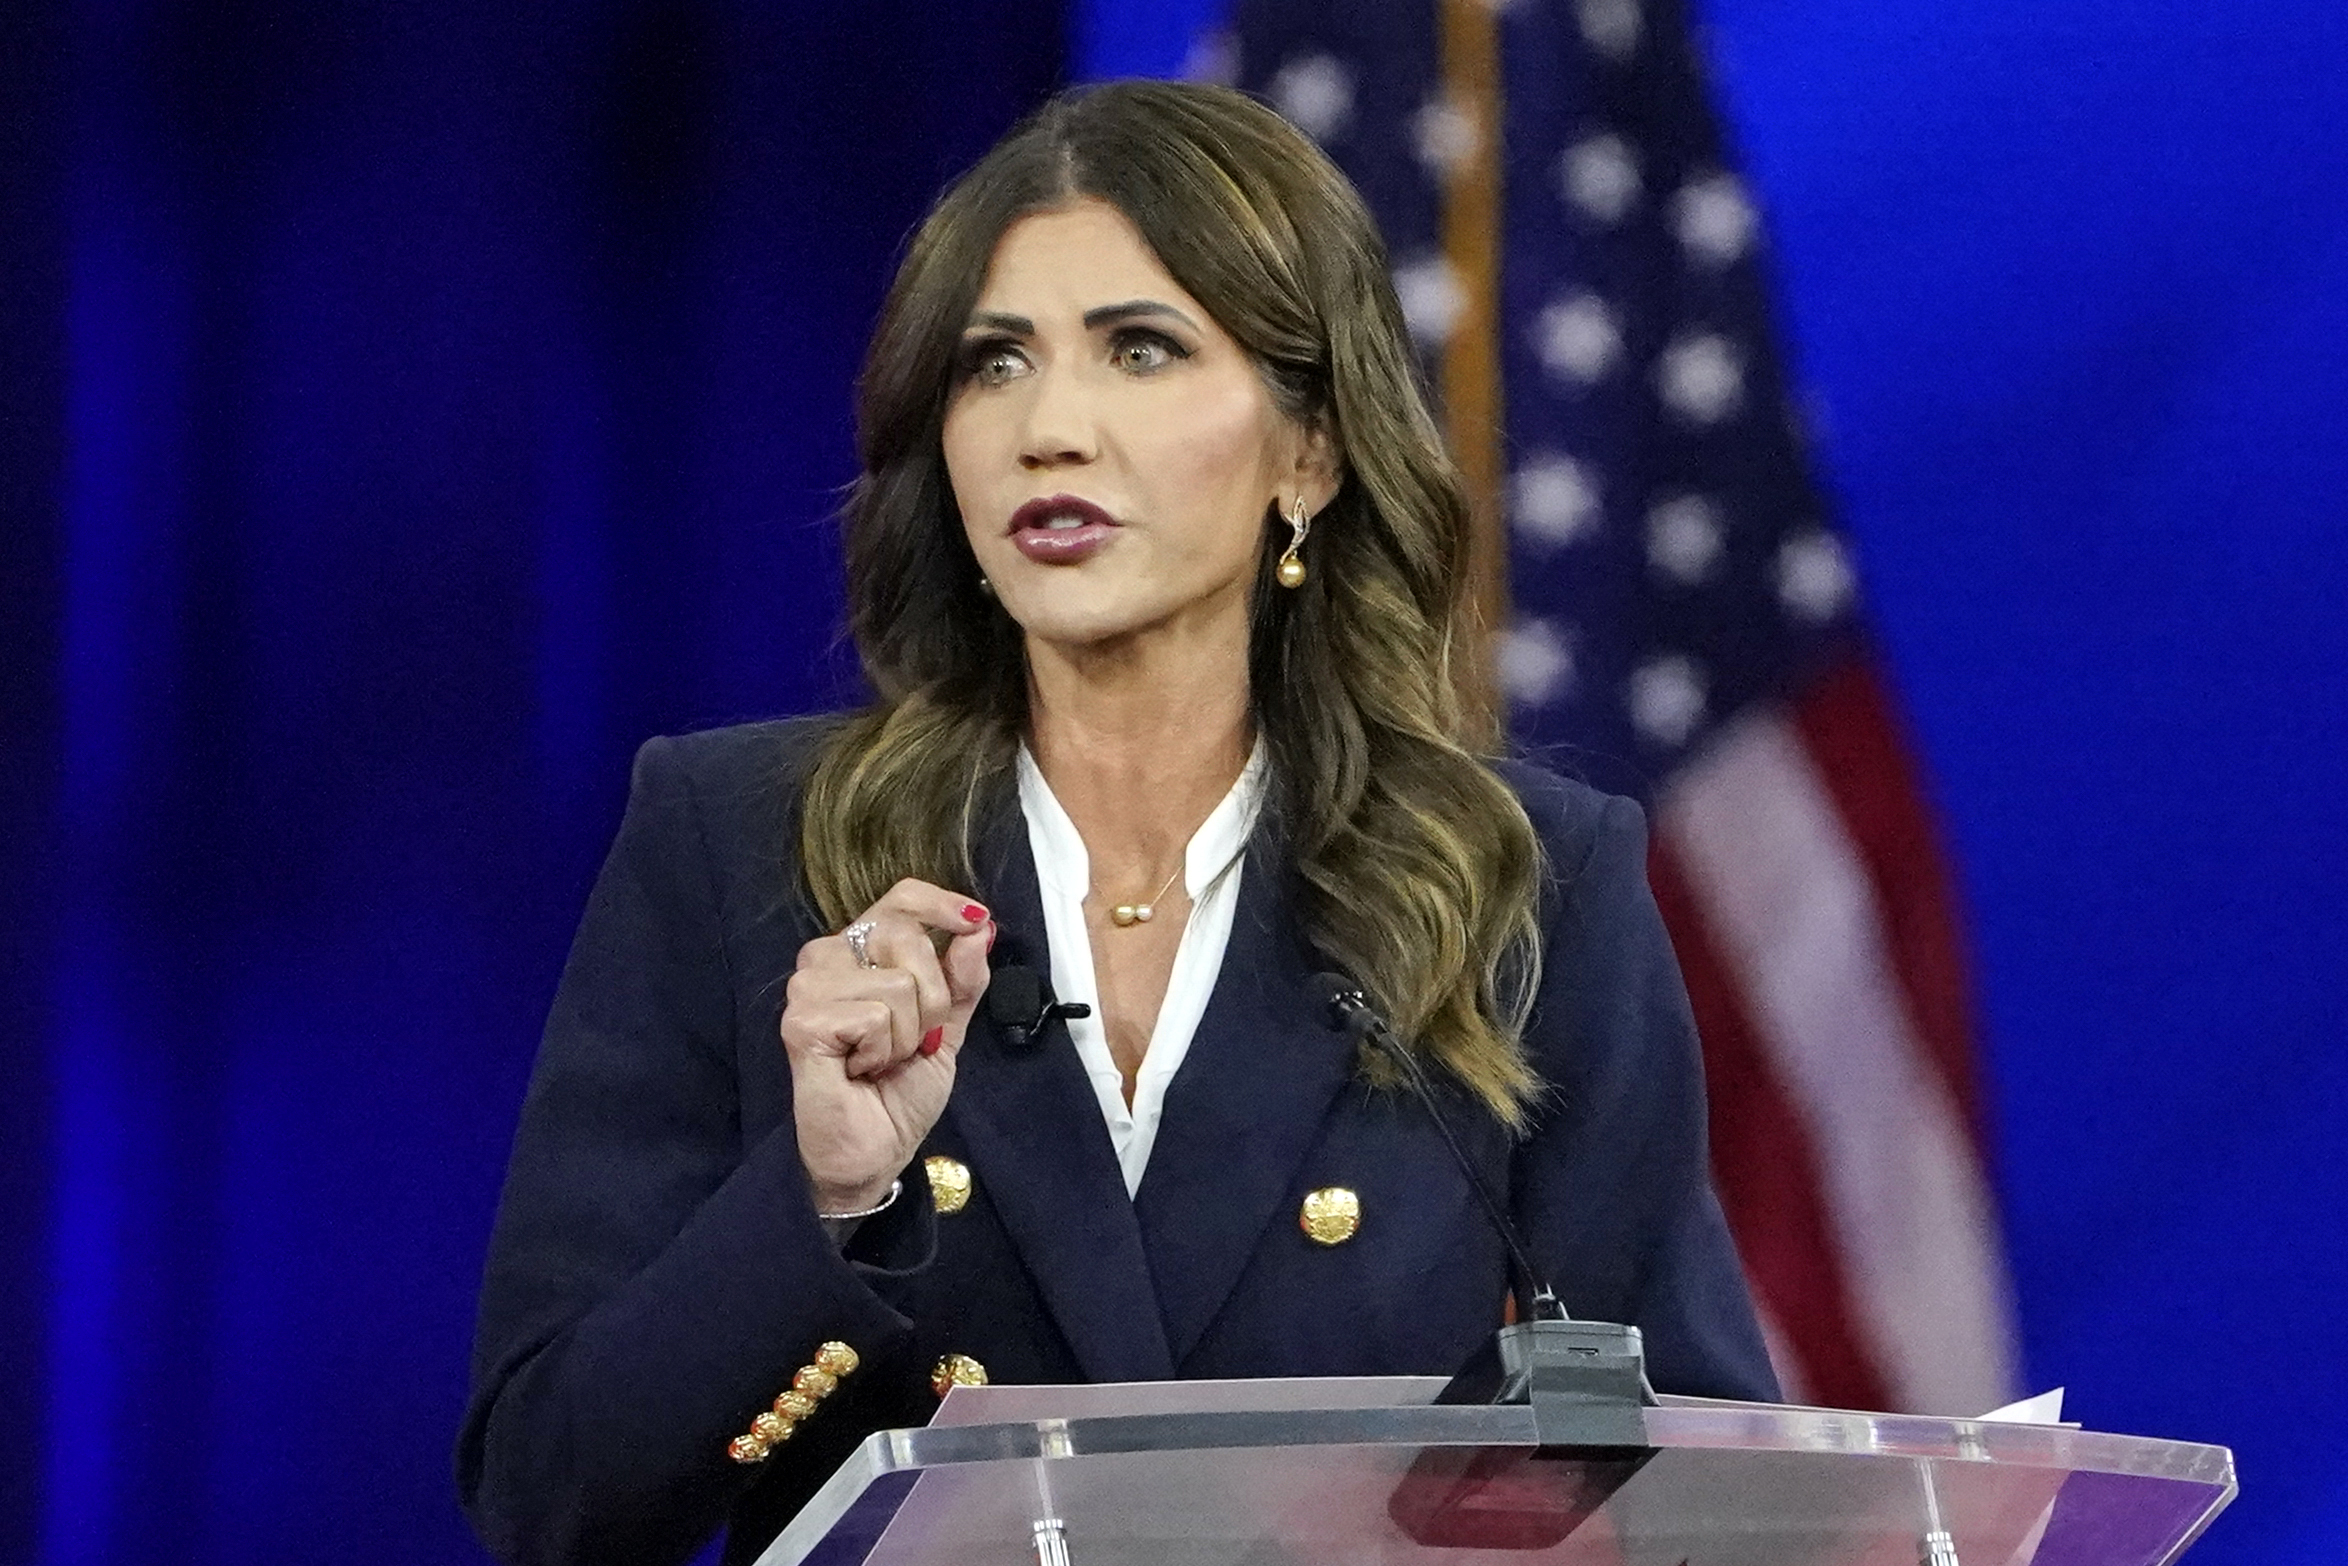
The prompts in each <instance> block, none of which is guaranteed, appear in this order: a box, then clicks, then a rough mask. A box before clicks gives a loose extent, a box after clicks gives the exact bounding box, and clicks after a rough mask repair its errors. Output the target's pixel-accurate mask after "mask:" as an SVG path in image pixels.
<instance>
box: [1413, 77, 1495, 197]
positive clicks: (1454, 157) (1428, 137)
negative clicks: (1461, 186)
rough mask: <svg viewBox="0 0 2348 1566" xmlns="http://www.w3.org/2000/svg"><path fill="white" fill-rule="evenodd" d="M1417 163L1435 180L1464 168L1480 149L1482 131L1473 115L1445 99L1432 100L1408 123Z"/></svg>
mask: <svg viewBox="0 0 2348 1566" xmlns="http://www.w3.org/2000/svg"><path fill="white" fill-rule="evenodd" d="M1411 134H1412V139H1413V140H1414V142H1415V143H1416V144H1417V147H1418V154H1419V162H1420V164H1421V165H1422V166H1424V167H1425V169H1426V171H1427V172H1428V173H1429V174H1431V175H1433V176H1434V177H1435V178H1436V179H1438V180H1448V179H1450V178H1451V176H1452V175H1453V174H1455V173H1457V172H1458V171H1459V170H1460V169H1461V168H1463V167H1465V166H1466V164H1467V163H1468V161H1469V160H1470V159H1472V158H1473V157H1475V155H1476V151H1477V149H1478V148H1479V147H1481V146H1482V145H1483V141H1484V128H1483V127H1482V126H1481V125H1479V124H1478V123H1477V122H1476V116H1475V114H1474V113H1473V112H1472V111H1470V110H1469V109H1468V108H1467V107H1466V106H1465V105H1463V104H1462V103H1460V102H1459V100H1457V99H1456V98H1452V97H1450V96H1448V95H1446V96H1444V97H1440V98H1435V99H1432V100H1430V101H1429V102H1428V104H1427V105H1426V107H1424V108H1422V109H1420V110H1419V112H1418V114H1417V116H1416V117H1415V118H1413V119H1412V121H1411Z"/></svg>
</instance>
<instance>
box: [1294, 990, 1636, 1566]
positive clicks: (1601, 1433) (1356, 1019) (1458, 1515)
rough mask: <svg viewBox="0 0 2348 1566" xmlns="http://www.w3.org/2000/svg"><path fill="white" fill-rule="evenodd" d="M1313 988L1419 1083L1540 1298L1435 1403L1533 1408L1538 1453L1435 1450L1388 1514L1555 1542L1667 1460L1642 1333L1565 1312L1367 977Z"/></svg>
mask: <svg viewBox="0 0 2348 1566" xmlns="http://www.w3.org/2000/svg"><path fill="white" fill-rule="evenodd" d="M1312 983H1313V988H1314V990H1315V991H1317V992H1318V993H1319V995H1320V996H1321V998H1322V999H1323V1000H1324V1001H1325V1002H1326V1003H1327V1005H1328V1019H1329V1026H1331V1027H1332V1028H1338V1029H1341V1030H1343V1031H1344V1032H1346V1033H1350V1034H1352V1035H1353V1036H1354V1037H1355V1038H1356V1039H1359V1040H1362V1041H1364V1042H1366V1043H1367V1044H1369V1045H1370V1046H1371V1047H1373V1048H1375V1049H1378V1050H1380V1051H1381V1052H1383V1053H1384V1055H1385V1056H1386V1058H1387V1059H1388V1060H1390V1061H1392V1062H1393V1063H1394V1066H1395V1068H1396V1070H1398V1071H1399V1072H1400V1073H1401V1075H1402V1079H1403V1081H1405V1082H1406V1083H1408V1084H1409V1085H1410V1090H1411V1093H1412V1095H1413V1096H1414V1097H1416V1098H1417V1099H1418V1101H1419V1103H1420V1105H1421V1106H1422V1107H1424V1108H1425V1110H1426V1111H1427V1118H1429V1119H1430V1120H1432V1121H1434V1122H1435V1129H1436V1130H1437V1131H1439V1132H1441V1133H1442V1134H1443V1145H1444V1146H1445V1147H1447V1148H1449V1149H1450V1150H1451V1156H1452V1159H1453V1160H1454V1161H1455V1162H1456V1163H1458V1165H1459V1170H1460V1173H1461V1174H1463V1175H1465V1176H1467V1182H1468V1189H1470V1190H1471V1191H1473V1192H1474V1193H1475V1196H1476V1204H1477V1205H1478V1206H1479V1207H1481V1208H1482V1209H1483V1211H1484V1217H1485V1219H1486V1220H1487V1221H1489V1222H1490V1223H1491V1225H1492V1228H1493V1231H1494V1232H1495V1233H1497V1234H1498V1235H1499V1236H1500V1243H1501V1244H1502V1245H1504V1246H1506V1247H1507V1249H1508V1259H1509V1263H1510V1265H1511V1266H1512V1267H1513V1268H1514V1269H1515V1271H1516V1275H1517V1278H1518V1280H1519V1283H1520V1285H1521V1286H1522V1288H1523V1289H1524V1290H1525V1293H1526V1295H1527V1296H1528V1302H1527V1305H1526V1318H1527V1319H1525V1320H1523V1321H1517V1322H1511V1323H1509V1324H1508V1325H1506V1326H1504V1327H1502V1328H1501V1329H1500V1330H1499V1331H1498V1332H1496V1333H1495V1334H1493V1336H1491V1337H1490V1338H1487V1339H1486V1340H1485V1341H1484V1343H1483V1344H1482V1346H1481V1347H1479V1348H1478V1349H1477V1350H1476V1352H1475V1353H1474V1354H1472V1355H1470V1356H1469V1357H1468V1362H1467V1363H1466V1364H1465V1365H1464V1366H1462V1367H1461V1368H1460V1370H1459V1373H1458V1374H1456V1375H1454V1376H1453V1377H1452V1378H1451V1380H1450V1382H1449V1384H1447V1385H1446V1386H1445V1387H1444V1388H1443V1390H1442V1391H1441V1392H1439V1393H1437V1394H1436V1396H1435V1401H1436V1402H1438V1403H1454V1404H1457V1403H1516V1404H1529V1405H1530V1406H1531V1408H1532V1411H1533V1433H1534V1440H1535V1442H1536V1443H1537V1444H1536V1445H1535V1447H1534V1448H1533V1450H1532V1451H1531V1452H1530V1453H1525V1452H1523V1451H1520V1450H1512V1449H1505V1448H1476V1447H1441V1446H1437V1447H1429V1448H1427V1449H1426V1450H1425V1451H1423V1452H1421V1453H1420V1454H1419V1456H1418V1458H1417V1460H1416V1461H1414V1462H1413V1463H1412V1464H1411V1466H1410V1468H1409V1470H1408V1471H1407V1472H1406V1473H1404V1475H1403V1476H1402V1479H1401V1482H1400V1483H1399V1484H1397V1485H1396V1486H1395V1489H1394V1492H1393V1494H1391V1495H1390V1496H1388V1497H1387V1499H1386V1512H1387V1515H1388V1516H1390V1517H1392V1518H1393V1519H1394V1521H1395V1523H1396V1525H1397V1526H1399V1527H1400V1528H1401V1529H1402V1531H1403V1532H1404V1534H1406V1535H1407V1536H1408V1537H1410V1538H1411V1539H1413V1540H1415V1541H1416V1542H1417V1543H1420V1544H1423V1545H1427V1546H1430V1547H1441V1548H1447V1549H1482V1550H1524V1551H1537V1550H1550V1549H1554V1548H1556V1547H1557V1546H1558V1545H1559V1544H1561V1543H1563V1542H1564V1541H1565V1539H1566V1538H1567V1537H1568V1536H1570V1535H1571V1534H1572V1533H1573V1531H1574V1530H1575V1529H1577V1528H1579V1527H1580V1526H1581V1525H1582V1524H1583V1523H1584V1522H1586V1521H1588V1520H1589V1518H1590V1517H1591V1516H1592V1515H1593V1514H1594V1513H1596V1512H1597V1511H1598V1509H1599V1508H1600V1507H1602V1506H1604V1505H1605V1504H1606V1503H1607V1501H1608V1500H1610V1499H1612V1497H1613V1495H1614V1493H1615V1492H1616V1491H1617V1490H1619V1489H1621V1488H1622V1487H1623V1485H1624V1484H1625V1483H1627V1482H1628V1481H1629V1480H1630V1478H1631V1476H1632V1475H1633V1474H1636V1473H1637V1472H1638V1471H1639V1470H1640V1469H1641V1468H1642V1467H1644V1466H1645V1465H1646V1463H1647V1460H1648V1459H1649V1458H1651V1457H1653V1456H1654V1455H1655V1453H1654V1449H1653V1447H1652V1446H1651V1445H1650V1444H1649V1443H1648V1440H1647V1425H1646V1420H1645V1418H1644V1417H1643V1416H1642V1415H1641V1413H1640V1408H1641V1406H1642V1405H1643V1404H1646V1403H1651V1402H1653V1401H1654V1397H1653V1394H1652V1393H1651V1392H1649V1391H1648V1389H1647V1374H1646V1359H1645V1355H1644V1352H1643V1350H1642V1348H1641V1346H1640V1341H1639V1329H1638V1328H1636V1327H1630V1326H1621V1325H1617V1324H1616V1323H1614V1322H1609V1321H1576V1320H1574V1319H1573V1318H1572V1317H1570V1316H1568V1315H1567V1314H1566V1313H1565V1307H1564V1306H1563V1305H1561V1304H1559V1303H1558V1299H1557V1293H1556V1291H1555V1290H1554V1289H1552V1288H1550V1287H1549V1283H1548V1280H1547V1279H1546V1278H1544V1277H1542V1275H1541V1273H1540V1272H1539V1270H1538V1269H1536V1268H1535V1267H1534V1265H1533V1260H1532V1257H1531V1255H1530V1253H1529V1252H1527V1250H1526V1249H1525V1245H1524V1238H1523V1236H1522V1235H1521V1234H1520V1233H1519V1232H1518V1230H1517V1227H1516V1225H1515V1223H1514V1222H1512V1221H1511V1220H1510V1218H1509V1216H1508V1210H1507V1209H1506V1208H1505V1207H1503V1206H1502V1205H1501V1203H1500V1200H1499V1198H1498V1197H1496V1196H1494V1195H1493V1194H1492V1188H1491V1187H1490V1186H1489V1185H1487V1184H1485V1182H1484V1176H1483V1172H1482V1171H1481V1170H1479V1169H1477V1168H1476V1166H1475V1163H1474V1161H1473V1160H1472V1159H1470V1158H1469V1157H1468V1155H1467V1150H1466V1149H1465V1148H1464V1147H1462V1146H1461V1145H1460V1141H1459V1137H1458V1135H1457V1134H1456V1133H1454V1132H1453V1131H1452V1129H1451V1123H1450V1122H1449V1121H1448V1120H1446V1119H1445V1118H1444V1117H1443V1111H1442V1108H1441V1106H1440V1105H1438V1104H1437V1102H1436V1099H1435V1090H1434V1086H1433V1084H1432V1083H1430V1082H1429V1081H1428V1080H1427V1070H1426V1067H1425V1065H1424V1064H1423V1063H1422V1062H1421V1061H1420V1060H1419V1058H1418V1057H1417V1056H1416V1055H1415V1054H1413V1053H1412V1052H1411V1051H1410V1050H1409V1049H1408V1048H1407V1047H1405V1046H1404V1044H1403V1042H1402V1041H1401V1040H1400V1039H1398V1038H1396V1037H1395V1036H1394V1030H1393V1029H1392V1028H1391V1027H1389V1026H1388V1025H1387V1022H1386V1019H1385V1017H1384V1016H1383V1015H1381V1014H1380V1013H1379V1011H1378V1009H1377V1007H1376V1006H1374V1005H1372V1004H1371V1003H1370V999H1369V997H1368V996H1367V995H1365V994H1363V993H1362V989H1361V986H1359V985H1357V984H1355V983H1354V982H1353V981H1352V980H1351V979H1348V978H1346V977H1345V976H1344V975H1343V974H1337V973H1323V974H1316V975H1315V976H1314V977H1313V981H1312Z"/></svg>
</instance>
